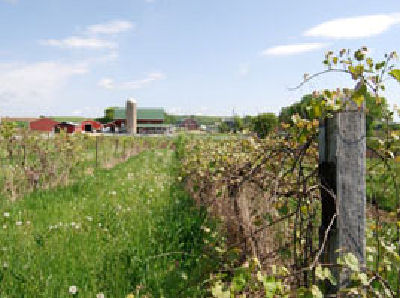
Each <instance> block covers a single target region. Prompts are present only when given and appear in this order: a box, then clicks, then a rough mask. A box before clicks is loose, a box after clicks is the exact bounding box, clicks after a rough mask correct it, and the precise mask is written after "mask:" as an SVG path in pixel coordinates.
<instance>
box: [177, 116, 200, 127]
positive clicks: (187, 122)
mask: <svg viewBox="0 0 400 298" xmlns="http://www.w3.org/2000/svg"><path fill="white" fill-rule="evenodd" d="M179 127H182V128H184V129H186V130H197V129H199V124H198V123H197V121H196V119H194V118H185V119H183V120H182V121H181V122H180V123H179Z"/></svg>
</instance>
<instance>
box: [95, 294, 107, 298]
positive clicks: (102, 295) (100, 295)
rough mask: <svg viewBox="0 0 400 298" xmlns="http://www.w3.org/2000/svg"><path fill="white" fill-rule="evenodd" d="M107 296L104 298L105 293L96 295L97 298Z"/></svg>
mask: <svg viewBox="0 0 400 298" xmlns="http://www.w3.org/2000/svg"><path fill="white" fill-rule="evenodd" d="M105 297H106V296H104V294H103V293H98V294H97V295H96V298H105Z"/></svg>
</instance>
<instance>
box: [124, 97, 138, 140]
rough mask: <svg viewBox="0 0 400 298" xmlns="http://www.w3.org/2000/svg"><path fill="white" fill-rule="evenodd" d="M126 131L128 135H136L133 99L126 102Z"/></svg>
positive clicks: (134, 101) (134, 103) (134, 102)
mask: <svg viewBox="0 0 400 298" xmlns="http://www.w3.org/2000/svg"><path fill="white" fill-rule="evenodd" d="M126 129H127V132H128V134H129V135H135V134H136V133H137V117H136V100H135V99H133V98H129V99H128V100H127V101H126Z"/></svg>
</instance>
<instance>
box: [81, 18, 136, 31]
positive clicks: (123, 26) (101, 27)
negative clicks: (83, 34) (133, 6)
mask: <svg viewBox="0 0 400 298" xmlns="http://www.w3.org/2000/svg"><path fill="white" fill-rule="evenodd" d="M133 28H134V24H133V23H131V22H129V21H123V20H116V21H110V22H107V23H103V24H95V25H91V26H88V27H87V32H88V33H89V34H118V33H121V32H124V31H128V30H131V29H133Z"/></svg>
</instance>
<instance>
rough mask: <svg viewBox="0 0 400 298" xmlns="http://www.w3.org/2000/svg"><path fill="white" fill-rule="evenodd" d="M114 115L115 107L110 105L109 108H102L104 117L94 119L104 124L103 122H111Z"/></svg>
mask: <svg viewBox="0 0 400 298" xmlns="http://www.w3.org/2000/svg"><path fill="white" fill-rule="evenodd" d="M114 116H115V108H114V107H110V108H106V109H105V110H104V117H101V118H96V119H94V120H95V121H98V122H100V123H103V124H105V123H109V122H112V121H113V120H114Z"/></svg>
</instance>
